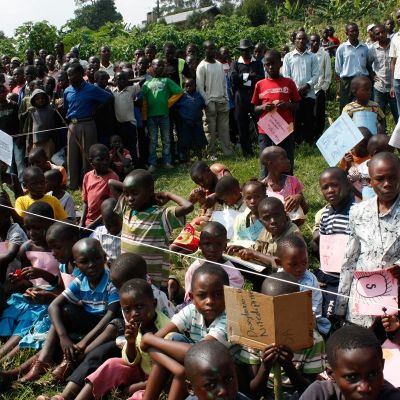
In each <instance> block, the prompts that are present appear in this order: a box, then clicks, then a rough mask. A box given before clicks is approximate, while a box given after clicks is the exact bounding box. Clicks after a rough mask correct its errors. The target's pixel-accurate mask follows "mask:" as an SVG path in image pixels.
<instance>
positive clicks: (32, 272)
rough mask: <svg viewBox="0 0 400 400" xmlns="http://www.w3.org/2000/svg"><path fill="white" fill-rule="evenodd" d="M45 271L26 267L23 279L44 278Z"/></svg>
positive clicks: (23, 270)
mask: <svg viewBox="0 0 400 400" xmlns="http://www.w3.org/2000/svg"><path fill="white" fill-rule="evenodd" d="M42 272H43V270H42V269H40V268H34V267H25V268H23V269H22V277H23V278H25V279H37V278H42V277H43V274H42Z"/></svg>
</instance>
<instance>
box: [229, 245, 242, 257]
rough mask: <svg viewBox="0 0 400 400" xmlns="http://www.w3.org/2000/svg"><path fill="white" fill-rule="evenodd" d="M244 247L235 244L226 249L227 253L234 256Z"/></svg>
mask: <svg viewBox="0 0 400 400" xmlns="http://www.w3.org/2000/svg"><path fill="white" fill-rule="evenodd" d="M243 249H244V247H242V246H235V245H233V246H228V247H227V249H226V254H229V255H230V256H233V255H235V254H237V253H239V251H240V250H243Z"/></svg>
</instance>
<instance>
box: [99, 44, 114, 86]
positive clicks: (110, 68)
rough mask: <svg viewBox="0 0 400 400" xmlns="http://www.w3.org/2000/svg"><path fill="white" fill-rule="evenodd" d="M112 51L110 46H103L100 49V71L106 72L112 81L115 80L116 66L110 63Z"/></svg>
mask: <svg viewBox="0 0 400 400" xmlns="http://www.w3.org/2000/svg"><path fill="white" fill-rule="evenodd" d="M110 59H111V49H110V48H109V47H108V46H102V48H101V49H100V71H106V72H107V74H108V75H109V76H110V78H111V79H113V78H114V74H115V72H114V64H113V63H112V62H111V61H110Z"/></svg>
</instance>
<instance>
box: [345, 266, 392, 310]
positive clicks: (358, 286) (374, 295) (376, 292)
mask: <svg viewBox="0 0 400 400" xmlns="http://www.w3.org/2000/svg"><path fill="white" fill-rule="evenodd" d="M354 279H355V282H354V283H355V291H354V293H353V308H352V313H353V314H355V315H380V316H382V315H384V314H385V312H384V311H383V310H382V308H383V307H386V314H389V315H393V314H397V311H396V309H397V308H398V302H397V279H395V278H393V276H392V274H391V273H390V272H389V271H387V270H385V269H378V270H375V271H368V272H364V271H355V272H354ZM375 303H379V305H378V304H375ZM392 307H394V308H392Z"/></svg>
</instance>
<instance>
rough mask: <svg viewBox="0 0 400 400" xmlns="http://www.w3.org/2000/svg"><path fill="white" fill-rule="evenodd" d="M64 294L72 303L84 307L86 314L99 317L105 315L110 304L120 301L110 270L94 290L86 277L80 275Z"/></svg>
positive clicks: (106, 270) (106, 271) (105, 271)
mask: <svg viewBox="0 0 400 400" xmlns="http://www.w3.org/2000/svg"><path fill="white" fill-rule="evenodd" d="M62 294H63V296H64V297H66V299H67V300H68V301H69V302H70V303H73V304H79V305H82V306H83V309H84V310H85V311H86V312H88V313H90V314H98V315H104V314H105V313H106V311H107V308H108V306H109V305H110V304H113V303H116V302H118V301H119V295H118V291H117V289H116V288H115V287H114V285H113V284H112V283H111V280H110V272H109V270H108V269H105V270H104V274H103V276H102V278H101V280H100V282H99V284H98V285H97V286H96V287H95V288H94V289H92V288H91V287H90V285H89V280H88V279H87V277H86V276H84V275H79V276H78V277H76V278H75V279H74V280H73V281H72V283H71V284H70V285H69V286H68V287H67V288H66V289H65V290H64V291H63V292H62Z"/></svg>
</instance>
